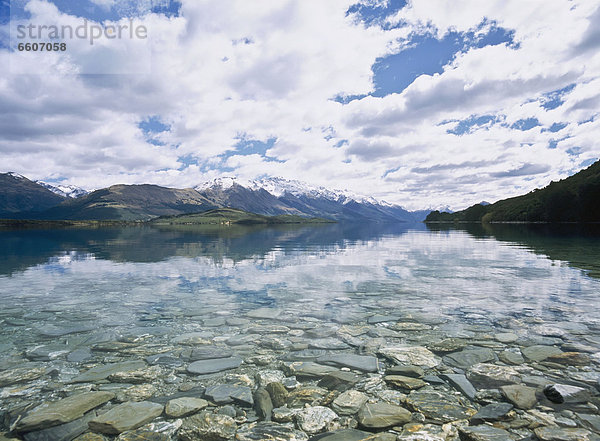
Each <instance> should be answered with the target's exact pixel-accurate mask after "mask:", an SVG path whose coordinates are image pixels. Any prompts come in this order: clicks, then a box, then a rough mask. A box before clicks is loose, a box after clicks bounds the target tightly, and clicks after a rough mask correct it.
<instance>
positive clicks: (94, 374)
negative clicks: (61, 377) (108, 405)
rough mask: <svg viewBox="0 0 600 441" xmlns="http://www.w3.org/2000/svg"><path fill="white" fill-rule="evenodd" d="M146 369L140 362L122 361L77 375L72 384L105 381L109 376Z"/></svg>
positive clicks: (101, 365) (102, 365) (144, 364)
mask: <svg viewBox="0 0 600 441" xmlns="http://www.w3.org/2000/svg"><path fill="white" fill-rule="evenodd" d="M145 367H146V363H144V362H143V361H142V360H134V361H124V362H122V363H111V364H100V365H98V366H96V367H93V368H92V369H90V370H88V371H86V372H84V373H82V374H80V375H78V376H77V377H75V378H74V379H73V383H94V382H97V381H101V380H106V379H107V378H108V377H109V376H110V375H113V374H116V373H119V372H130V371H136V370H138V369H143V368H145Z"/></svg>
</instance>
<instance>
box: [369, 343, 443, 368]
mask: <svg viewBox="0 0 600 441" xmlns="http://www.w3.org/2000/svg"><path fill="white" fill-rule="evenodd" d="M379 354H381V355H382V356H384V357H386V358H388V359H390V360H392V361H394V362H395V363H397V364H408V365H413V366H419V367H422V368H426V369H431V368H434V367H436V366H437V365H439V364H440V363H441V360H440V358H439V357H437V356H436V355H435V354H434V353H433V352H431V351H430V350H429V349H427V348H425V347H423V346H408V345H398V346H388V347H385V348H381V349H379Z"/></svg>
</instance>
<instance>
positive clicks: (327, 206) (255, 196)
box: [195, 178, 415, 222]
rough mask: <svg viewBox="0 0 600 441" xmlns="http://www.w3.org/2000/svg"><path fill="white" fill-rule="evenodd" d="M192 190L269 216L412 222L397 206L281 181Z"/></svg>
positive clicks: (224, 182) (224, 181) (223, 181)
mask: <svg viewBox="0 0 600 441" xmlns="http://www.w3.org/2000/svg"><path fill="white" fill-rule="evenodd" d="M195 189H196V190H197V191H199V192H200V193H201V194H202V195H204V196H205V197H207V198H208V199H212V200H214V201H215V202H218V203H219V204H221V205H222V206H226V207H231V208H237V209H240V210H244V211H250V212H253V213H260V214H265V215H271V216H274V215H280V214H294V215H299V216H308V217H319V218H325V219H333V220H337V221H354V222H355V221H376V222H415V219H414V218H413V216H412V215H411V213H409V212H408V211H406V210H405V209H403V208H402V207H400V206H398V205H392V204H389V203H387V202H383V201H377V200H375V199H373V198H365V197H359V196H356V195H354V194H352V193H350V192H347V191H343V190H329V189H326V188H324V187H316V186H311V185H309V184H306V183H303V182H300V181H290V180H286V179H282V178H265V179H261V180H255V181H247V182H244V181H239V180H237V179H235V178H218V179H215V180H214V181H211V182H207V183H204V184H202V185H200V186H197V187H195Z"/></svg>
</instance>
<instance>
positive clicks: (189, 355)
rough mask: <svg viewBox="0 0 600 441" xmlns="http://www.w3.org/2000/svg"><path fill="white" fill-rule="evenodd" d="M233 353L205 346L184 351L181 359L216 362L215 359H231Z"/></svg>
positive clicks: (224, 349)
mask: <svg viewBox="0 0 600 441" xmlns="http://www.w3.org/2000/svg"><path fill="white" fill-rule="evenodd" d="M231 356H233V352H232V351H231V350H229V349H227V348H222V347H219V346H204V347H199V348H192V349H188V350H186V351H183V352H182V354H181V358H183V359H184V360H188V361H198V360H214V359H215V358H229V357H231Z"/></svg>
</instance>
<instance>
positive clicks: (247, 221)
mask: <svg viewBox="0 0 600 441" xmlns="http://www.w3.org/2000/svg"><path fill="white" fill-rule="evenodd" d="M331 222H332V221H330V220H327V219H319V218H306V217H301V216H294V215H281V216H263V215H260V214H254V213H248V212H246V211H242V210H235V209H232V208H218V209H214V210H209V211H205V212H203V213H196V214H182V215H178V216H162V217H159V218H157V219H154V220H152V221H151V223H152V224H153V225H259V224H263V225H274V224H306V223H331Z"/></svg>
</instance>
